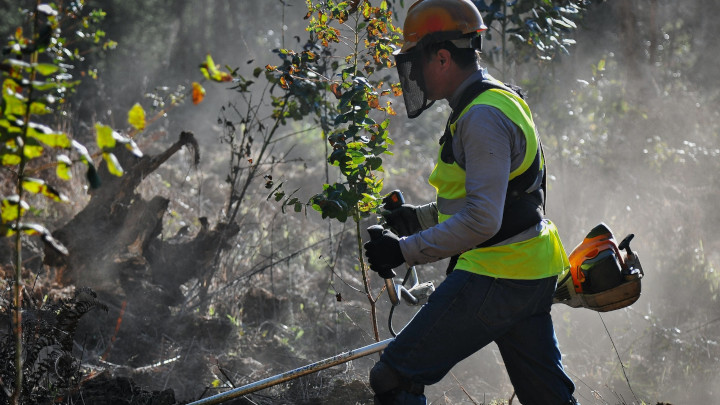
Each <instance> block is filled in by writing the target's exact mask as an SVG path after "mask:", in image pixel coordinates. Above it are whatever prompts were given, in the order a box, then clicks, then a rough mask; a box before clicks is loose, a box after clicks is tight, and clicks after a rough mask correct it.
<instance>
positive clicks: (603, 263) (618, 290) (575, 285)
mask: <svg viewBox="0 0 720 405" xmlns="http://www.w3.org/2000/svg"><path fill="white" fill-rule="evenodd" d="M384 202H385V208H388V205H389V204H388V202H389V203H390V205H391V204H397V205H398V206H399V205H402V204H403V203H404V201H403V197H402V194H401V193H400V192H399V191H398V190H395V191H393V192H392V193H391V194H390V195H389V196H388V197H386V199H385V201H384ZM382 232H383V227H382V226H380V225H374V226H371V227H370V228H368V233H369V234H370V238H378V237H380V236H382ZM633 237H634V235H633V234H630V235H628V236H627V237H626V238H625V239H623V241H622V242H621V243H620V244H619V245H618V244H617V243H616V241H615V237H614V236H613V234H612V231H610V228H608V226H607V225H605V224H604V223H601V224H599V225H597V226H596V227H595V228H593V229H592V230H591V231H590V232H589V233H588V234H587V236H586V237H585V239H584V240H583V241H582V243H580V244H579V245H578V246H577V247H575V249H573V251H572V253H571V254H570V256H569V261H570V268H569V269H568V270H567V271H566V272H565V273H563V274H562V275H561V276H560V282H559V283H558V287H557V289H556V291H555V295H554V297H553V304H557V303H562V304H565V305H568V306H570V307H573V308H588V309H591V310H594V311H598V312H607V311H612V310H615V309H620V308H624V307H627V306H629V305H631V304H633V303H634V302H635V301H637V299H638V298H639V297H640V280H641V279H642V277H643V276H644V272H643V269H642V266H641V265H640V259H639V258H638V255H637V253H636V252H634V251H633V250H632V249H630V241H631V240H632V239H633ZM407 281H411V283H412V285H411V286H410V288H406V287H405V284H406V283H407ZM385 287H386V289H387V292H388V297H389V299H390V302H391V304H392V307H391V309H390V316H389V318H388V326H389V329H390V333H392V335H393V337H392V338H390V339H385V340H383V341H380V342H376V343H373V344H370V345H367V346H364V347H361V348H358V349H353V350H350V351H347V352H344V353H341V354H338V355H336V356H333V357H330V358H327V359H325V360H321V361H318V362H316V363H312V364H308V365H306V366H303V367H299V368H296V369H294V370H290V371H287V372H284V373H282V374H278V375H275V376H272V377H268V378H266V379H264V380H260V381H257V382H254V383H251V384H247V385H244V386H242V387H238V388H235V389H232V390H229V391H226V392H223V393H220V394H217V395H214V396H211V397H208V398H203V399H200V400H198V401H195V402H191V403H189V404H188V405H209V404H219V403H222V402H225V401H229V400H231V399H233V398H238V397H241V396H243V395H247V394H250V393H252V392H255V391H259V390H261V389H264V388H269V387H272V386H274V385H277V384H280V383H283V382H286V381H290V380H293V379H295V378H298V377H301V376H304V375H307V374H311V373H315V372H317V371H320V370H324V369H326V368H330V367H334V366H337V365H340V364H343V363H346V362H348V361H351V360H355V359H358V358H361V357H365V356H368V355H371V354H373V353H378V352H381V351H382V350H384V349H385V348H386V347H387V345H388V344H390V342H392V341H393V340H395V338H394V336H395V335H396V334H395V332H394V330H393V327H392V314H393V310H394V309H395V307H396V306H397V305H399V304H400V302H401V301H405V303H407V304H408V305H421V304H422V303H424V302H425V301H426V300H427V298H428V297H429V296H430V294H432V293H433V291H435V287H434V285H433V284H432V282H426V283H421V282H419V280H418V275H417V271H416V270H415V267H414V266H409V267H408V269H407V273H406V275H405V277H404V279H403V281H402V283H396V282H395V280H394V279H393V278H388V279H385Z"/></svg>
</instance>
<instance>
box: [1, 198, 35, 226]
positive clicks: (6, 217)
mask: <svg viewBox="0 0 720 405" xmlns="http://www.w3.org/2000/svg"><path fill="white" fill-rule="evenodd" d="M18 202H19V204H18ZM28 208H30V206H29V205H28V203H26V202H25V201H19V200H18V196H16V195H14V196H10V197H8V198H6V199H4V200H2V213H0V217H2V222H3V223H4V224H6V223H8V222H11V221H14V220H16V219H17V218H18V215H23V214H24V213H25V211H26V210H27V209H28Z"/></svg>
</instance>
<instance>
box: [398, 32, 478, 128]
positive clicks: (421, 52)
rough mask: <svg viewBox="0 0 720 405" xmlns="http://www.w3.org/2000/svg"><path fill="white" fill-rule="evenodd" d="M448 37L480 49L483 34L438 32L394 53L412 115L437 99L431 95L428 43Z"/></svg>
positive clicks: (454, 42) (464, 46)
mask: <svg viewBox="0 0 720 405" xmlns="http://www.w3.org/2000/svg"><path fill="white" fill-rule="evenodd" d="M444 41H449V42H451V43H452V44H453V45H455V46H456V47H457V48H464V49H469V48H473V49H478V50H480V49H481V45H482V36H481V34H480V33H479V32H478V33H471V34H469V35H464V34H463V33H462V32H461V31H444V32H434V33H431V34H428V35H426V36H425V37H423V38H422V39H421V40H420V41H418V42H417V44H416V45H415V46H413V47H411V48H409V49H407V50H405V52H402V51H401V50H399V51H396V52H395V53H393V56H394V57H395V66H396V68H397V71H398V76H399V78H400V87H401V88H402V91H403V100H404V101H405V109H406V111H407V115H408V118H411V119H412V118H417V117H418V116H419V115H420V114H422V112H423V111H425V110H427V109H428V108H430V107H431V106H432V105H433V103H435V100H428V98H427V94H426V92H425V90H426V87H425V78H424V74H423V67H424V65H425V63H426V62H427V56H428V55H427V50H428V47H429V46H430V45H432V44H434V43H438V42H444Z"/></svg>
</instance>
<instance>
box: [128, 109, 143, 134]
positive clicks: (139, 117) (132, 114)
mask: <svg viewBox="0 0 720 405" xmlns="http://www.w3.org/2000/svg"><path fill="white" fill-rule="evenodd" d="M128 123H129V124H130V125H132V126H133V128H135V129H137V130H138V131H142V130H144V129H145V124H146V122H145V110H144V109H143V108H142V106H141V105H140V104H139V103H135V105H134V106H132V108H131V109H130V111H128Z"/></svg>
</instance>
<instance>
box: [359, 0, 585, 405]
mask: <svg viewBox="0 0 720 405" xmlns="http://www.w3.org/2000/svg"><path fill="white" fill-rule="evenodd" d="M486 29H487V27H486V26H485V25H484V23H483V20H482V17H481V16H480V13H479V12H478V10H477V8H476V7H475V6H474V5H473V3H472V2H470V1H469V0H419V1H416V2H415V3H414V4H413V5H412V6H411V7H410V9H409V10H408V13H407V17H406V19H405V22H404V27H403V30H404V31H403V35H404V44H403V46H402V48H401V49H400V50H398V51H397V52H396V53H395V59H396V62H397V70H398V73H399V76H400V84H401V86H402V90H403V97H404V101H405V107H406V109H407V113H408V116H409V117H410V118H415V117H417V116H418V115H420V114H421V113H422V112H423V111H424V110H426V109H427V108H429V107H430V106H431V105H432V104H433V102H434V101H436V100H443V99H444V100H447V101H448V103H449V105H450V107H451V108H452V115H451V116H450V119H449V120H448V123H447V125H446V128H445V131H444V134H443V136H442V137H441V138H440V145H441V146H440V151H439V154H438V160H437V164H436V165H435V168H434V170H433V172H432V173H431V175H430V178H429V183H430V184H431V185H432V186H434V187H435V189H436V191H437V198H436V202H433V203H430V204H426V205H421V206H413V205H409V204H406V205H403V206H402V207H400V208H398V209H396V210H394V211H391V212H389V213H386V214H385V216H386V222H387V225H388V227H389V228H390V229H394V230H395V231H396V232H392V231H391V230H388V229H385V230H384V231H383V234H382V237H380V238H377V239H374V240H371V241H369V242H367V243H365V245H364V247H365V254H366V256H367V258H368V263H369V265H370V268H371V269H372V270H374V271H376V272H378V273H379V274H380V275H381V276H383V277H385V278H388V277H390V276H391V275H392V269H393V268H395V267H397V266H399V265H401V264H403V263H407V264H408V265H418V264H424V263H430V262H436V261H439V260H442V259H445V258H451V259H450V260H449V262H450V265H449V268H448V275H447V277H446V279H445V280H444V281H443V282H442V283H441V284H440V285H439V286H438V288H437V290H436V291H435V292H434V293H433V294H432V295H431V296H430V297H429V299H428V302H427V303H426V304H425V305H423V307H422V308H421V309H420V310H419V311H418V313H417V314H416V315H415V317H413V319H412V320H411V321H410V323H409V324H408V325H407V326H406V327H405V328H404V329H403V330H402V331H401V332H400V333H399V334H398V336H397V338H396V339H395V340H394V341H392V342H391V343H390V344H389V345H388V346H387V348H386V349H385V350H384V352H383V353H382V355H381V357H380V360H379V361H378V362H377V363H376V364H375V366H374V367H373V368H372V370H371V372H370V385H371V388H372V389H373V391H374V392H375V403H376V404H383V405H384V404H393V405H395V404H408V405H409V404H425V403H426V397H425V396H424V394H423V392H424V388H425V386H427V385H430V384H434V383H437V382H438V381H440V380H441V379H442V378H443V377H444V376H445V375H446V374H447V373H448V372H449V371H450V370H451V369H452V368H453V366H455V365H456V364H457V363H458V362H460V361H461V360H463V359H465V358H467V357H468V356H470V355H472V354H473V353H475V352H477V351H478V350H480V349H481V348H483V347H485V346H487V345H488V344H490V343H491V342H495V343H496V344H497V346H498V348H499V350H500V353H501V355H502V358H503V361H504V363H505V367H506V369H507V372H508V375H509V377H510V381H511V383H512V385H513V387H514V389H515V393H516V395H517V398H518V400H519V401H520V402H521V403H522V404H523V405H533V404H538V405H560V404H563V405H564V404H577V402H576V400H575V398H574V397H573V392H574V390H575V386H574V384H573V382H572V381H571V380H570V378H568V376H567V374H566V373H565V371H564V368H563V365H562V363H561V354H560V350H559V347H558V342H557V339H556V336H555V331H554V328H553V323H552V318H551V316H550V307H551V304H552V297H553V293H554V291H555V287H556V282H557V276H558V274H560V273H562V272H563V270H564V269H565V268H567V267H568V266H569V264H568V258H567V255H566V253H565V250H564V248H563V246H562V243H561V240H560V237H559V235H558V231H557V228H556V227H555V225H554V224H553V223H552V222H551V221H549V220H548V219H546V218H545V217H544V208H545V207H544V203H545V162H544V156H543V154H542V149H541V145H540V142H539V138H538V135H537V133H536V128H535V125H534V123H533V118H532V114H531V112H530V110H529V108H528V105H527V104H526V102H525V101H524V99H523V97H522V96H521V94H520V92H519V89H517V88H514V87H511V86H508V85H505V84H503V83H502V82H499V81H497V80H495V79H493V78H492V77H491V76H490V75H489V74H488V73H487V70H486V69H484V68H481V67H480V59H479V50H480V48H481V42H482V41H481V38H482V37H481V33H482V32H483V31H484V30H486Z"/></svg>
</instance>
